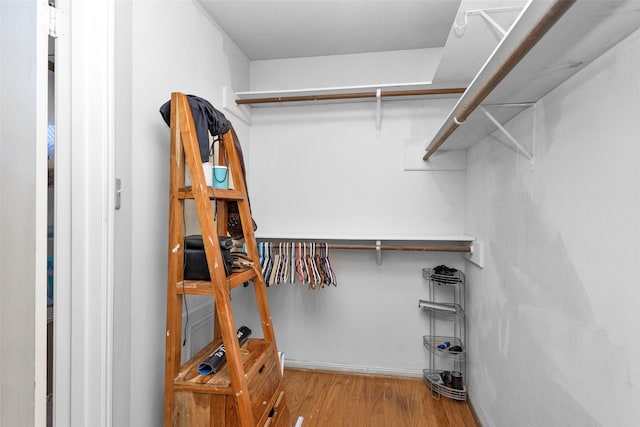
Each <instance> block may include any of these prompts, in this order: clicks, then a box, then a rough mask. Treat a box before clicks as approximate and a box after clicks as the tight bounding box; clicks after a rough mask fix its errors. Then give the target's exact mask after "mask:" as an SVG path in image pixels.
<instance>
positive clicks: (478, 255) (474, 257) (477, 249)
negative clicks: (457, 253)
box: [464, 240, 484, 268]
mask: <svg viewBox="0 0 640 427" xmlns="http://www.w3.org/2000/svg"><path fill="white" fill-rule="evenodd" d="M464 258H465V259H466V260H467V261H469V262H472V263H474V264H475V265H477V266H478V267H480V268H484V245H483V244H482V241H480V240H475V241H473V242H472V243H471V252H469V253H468V254H464Z"/></svg>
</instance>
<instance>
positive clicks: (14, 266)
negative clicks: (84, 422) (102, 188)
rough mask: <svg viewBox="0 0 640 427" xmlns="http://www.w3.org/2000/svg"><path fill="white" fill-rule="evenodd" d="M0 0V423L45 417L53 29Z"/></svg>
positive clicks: (29, 422) (30, 11) (37, 7)
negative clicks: (49, 58) (49, 52)
mask: <svg viewBox="0 0 640 427" xmlns="http://www.w3.org/2000/svg"><path fill="white" fill-rule="evenodd" d="M42 6H43V5H42V3H41V2H40V3H38V2H35V1H22V2H15V1H5V2H0V52H1V54H0V58H2V59H1V60H0V95H1V96H0V425H3V426H33V425H43V424H44V423H45V417H46V339H47V338H46V296H45V295H46V270H45V260H46V254H47V246H46V233H47V228H46V227H47V222H46V221H47V208H46V203H47V174H46V171H47V163H46V161H47V154H46V151H47V150H46V145H47V143H46V126H47V101H46V99H47V65H46V55H47V35H46V26H43V23H44V21H43V20H42V15H41V14H39V13H38V12H40V11H41V8H42Z"/></svg>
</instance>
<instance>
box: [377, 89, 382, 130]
mask: <svg viewBox="0 0 640 427" xmlns="http://www.w3.org/2000/svg"><path fill="white" fill-rule="evenodd" d="M381 123H382V89H381V88H378V89H376V136H377V137H378V138H380V128H381Z"/></svg>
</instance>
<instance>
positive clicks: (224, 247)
mask: <svg viewBox="0 0 640 427" xmlns="http://www.w3.org/2000/svg"><path fill="white" fill-rule="evenodd" d="M219 244H220V253H221V254H222V262H223V264H224V272H225V273H226V275H227V276H228V275H229V274H231V268H232V267H233V258H232V257H231V247H232V246H233V241H232V240H231V239H230V238H229V237H219ZM184 280H211V277H210V276H209V267H208V265H207V256H206V254H205V252H204V243H203V242H202V236H201V235H193V236H187V237H185V239H184Z"/></svg>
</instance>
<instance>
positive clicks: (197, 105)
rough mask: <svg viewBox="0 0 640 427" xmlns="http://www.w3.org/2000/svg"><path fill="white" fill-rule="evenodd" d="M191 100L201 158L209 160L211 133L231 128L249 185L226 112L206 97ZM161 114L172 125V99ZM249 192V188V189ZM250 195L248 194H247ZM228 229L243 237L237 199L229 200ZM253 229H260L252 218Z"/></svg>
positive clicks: (236, 142)
mask: <svg viewBox="0 0 640 427" xmlns="http://www.w3.org/2000/svg"><path fill="white" fill-rule="evenodd" d="M187 100H188V101H189V107H190V108H191V115H192V116H193V122H194V125H195V128H196V135H197V137H198V147H199V148H200V158H201V160H202V162H203V163H205V162H208V161H209V154H210V152H211V147H210V146H209V133H210V134H211V135H212V136H213V137H218V138H219V137H220V136H222V135H223V134H225V133H227V132H228V131H229V130H231V135H232V137H233V145H234V146H235V148H236V152H237V153H238V157H239V159H240V168H241V169H242V178H243V180H244V185H245V188H246V186H247V178H246V173H245V168H244V157H243V155H242V147H241V146H240V140H239V139H238V135H237V134H236V131H235V129H233V125H232V124H231V122H230V121H228V120H227V118H226V117H225V115H224V114H222V113H221V112H220V111H218V110H216V109H215V108H214V107H213V105H211V103H210V102H209V101H207V100H206V99H203V98H200V97H199V96H195V95H187ZM160 115H161V116H162V118H163V120H164V122H165V123H166V124H167V126H171V101H167V102H165V103H164V104H163V105H162V106H161V107H160ZM247 193H248V190H247ZM247 197H248V195H247ZM247 203H248V204H249V209H251V201H250V200H248V199H247ZM227 218H228V220H227V229H228V230H229V235H231V237H232V238H234V239H241V238H242V237H243V235H244V234H243V232H242V224H241V223H240V211H239V210H238V203H237V202H235V201H229V202H228V203H227ZM251 222H252V226H253V231H255V230H257V229H258V226H257V224H256V222H255V221H254V220H253V218H252V219H251Z"/></svg>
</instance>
